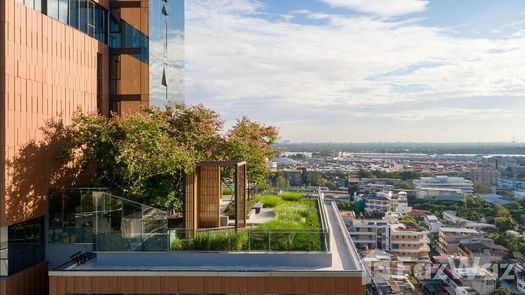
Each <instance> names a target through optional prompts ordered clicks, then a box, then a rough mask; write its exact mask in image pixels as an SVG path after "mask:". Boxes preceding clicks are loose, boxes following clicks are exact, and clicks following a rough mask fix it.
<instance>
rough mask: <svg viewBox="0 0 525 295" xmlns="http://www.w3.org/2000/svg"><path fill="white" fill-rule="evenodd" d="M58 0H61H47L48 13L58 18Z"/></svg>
mask: <svg viewBox="0 0 525 295" xmlns="http://www.w3.org/2000/svg"><path fill="white" fill-rule="evenodd" d="M58 1H59V0H47V15H48V16H50V17H52V18H54V19H58V11H59V10H58Z"/></svg>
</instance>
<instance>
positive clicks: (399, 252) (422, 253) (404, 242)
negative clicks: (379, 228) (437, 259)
mask: <svg viewBox="0 0 525 295" xmlns="http://www.w3.org/2000/svg"><path fill="white" fill-rule="evenodd" d="M429 243H430V240H429V239H428V231H426V230H424V229H422V228H418V227H417V226H415V225H411V224H406V223H397V224H392V226H391V230H390V253H391V254H393V255H395V256H397V259H398V261H401V262H403V263H407V264H410V263H417V262H419V261H422V260H428V258H429V256H428V254H429V252H430V247H429V245H428V244H429Z"/></svg>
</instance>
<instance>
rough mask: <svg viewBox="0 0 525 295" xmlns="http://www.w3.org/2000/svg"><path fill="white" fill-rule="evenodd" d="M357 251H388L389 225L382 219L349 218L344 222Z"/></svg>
mask: <svg viewBox="0 0 525 295" xmlns="http://www.w3.org/2000/svg"><path fill="white" fill-rule="evenodd" d="M346 225H347V228H348V231H349V232H350V236H351V237H352V240H353V242H354V243H355V245H356V247H357V248H358V249H359V250H373V249H379V250H383V251H388V250H390V223H389V222H388V221H386V220H383V219H357V218H351V219H348V220H347V222H346Z"/></svg>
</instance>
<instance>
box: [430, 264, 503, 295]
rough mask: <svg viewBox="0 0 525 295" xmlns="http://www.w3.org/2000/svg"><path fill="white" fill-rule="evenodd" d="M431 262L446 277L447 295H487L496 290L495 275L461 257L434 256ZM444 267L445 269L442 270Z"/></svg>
mask: <svg viewBox="0 0 525 295" xmlns="http://www.w3.org/2000/svg"><path fill="white" fill-rule="evenodd" d="M432 261H434V262H435V263H436V266H437V267H439V269H443V274H445V275H446V278H445V281H446V283H447V284H448V286H447V287H445V290H446V292H448V294H458V295H459V294H468V295H470V294H472V295H489V294H491V293H492V292H493V291H494V290H495V289H496V284H497V283H496V282H497V279H498V277H497V275H496V274H494V273H492V272H491V271H489V270H487V269H486V268H484V267H483V266H481V265H479V264H475V263H471V262H469V261H468V259H467V258H465V257H461V256H453V255H445V256H434V257H433V258H432ZM443 265H445V268H443Z"/></svg>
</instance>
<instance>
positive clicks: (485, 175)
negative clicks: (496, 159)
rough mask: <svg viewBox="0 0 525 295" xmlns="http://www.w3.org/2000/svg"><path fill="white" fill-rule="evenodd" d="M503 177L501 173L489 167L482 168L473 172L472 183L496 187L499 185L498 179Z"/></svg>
mask: <svg viewBox="0 0 525 295" xmlns="http://www.w3.org/2000/svg"><path fill="white" fill-rule="evenodd" d="M500 177H501V172H499V171H498V170H496V169H493V168H488V167H480V168H476V169H474V170H472V177H471V178H472V181H473V182H479V183H483V184H485V185H487V186H489V187H494V186H496V185H497V184H498V179H499V178H500Z"/></svg>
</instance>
